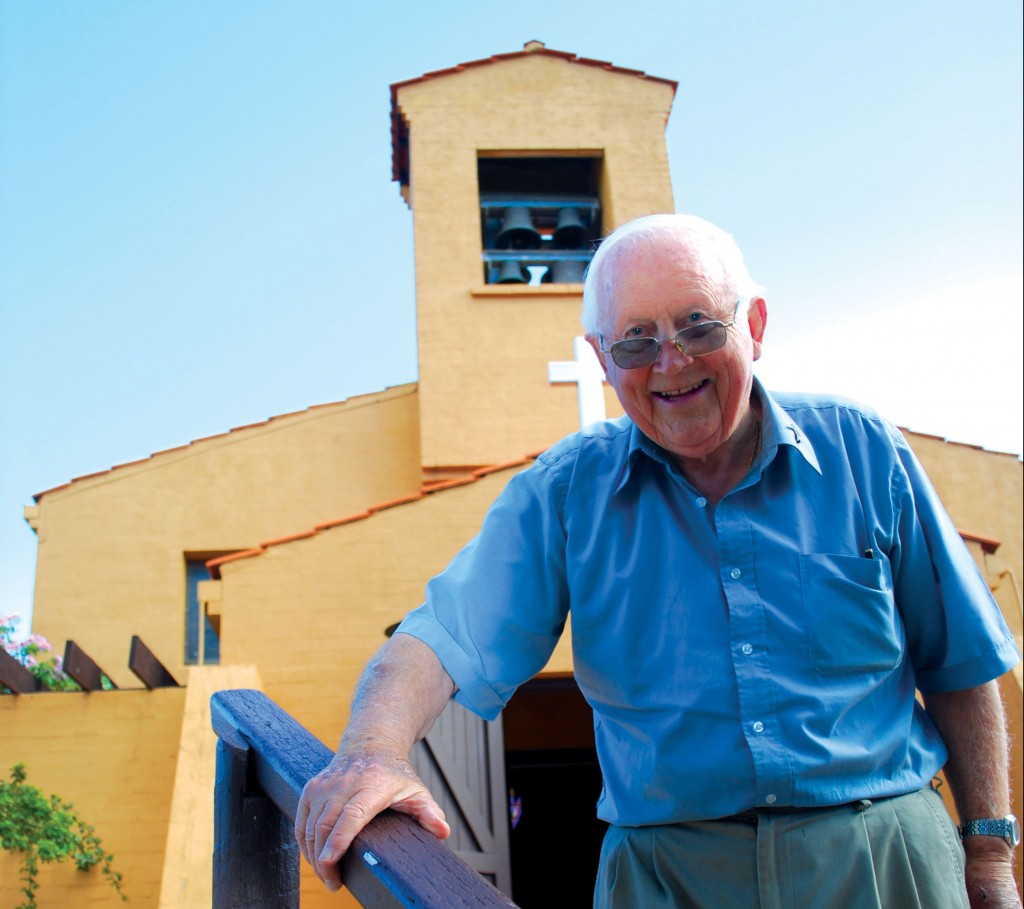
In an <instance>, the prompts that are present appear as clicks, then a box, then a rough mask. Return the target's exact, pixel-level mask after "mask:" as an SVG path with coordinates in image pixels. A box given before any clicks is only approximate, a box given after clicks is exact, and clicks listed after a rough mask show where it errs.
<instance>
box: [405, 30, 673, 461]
mask: <svg viewBox="0 0 1024 909" xmlns="http://www.w3.org/2000/svg"><path fill="white" fill-rule="evenodd" d="M675 88H676V83H675V82H672V81H669V80H666V79H659V78H655V77H651V76H647V75H645V74H644V73H642V72H639V71H637V70H627V69H621V68H619V67H616V66H613V65H612V64H610V63H605V62H602V61H598V60H588V59H584V58H581V57H577V56H575V55H574V54H568V53H563V52H560V51H553V50H549V49H547V48H546V47H545V46H544V45H543V44H542V43H540V42H538V41H531V42H528V43H527V44H526V45H525V47H524V49H523V50H522V51H517V52H514V53H509V54H500V55H497V56H494V57H490V58H487V59H483V60H476V61H473V62H470V63H463V64H460V65H458V66H455V67H452V68H451V69H445V70H439V71H436V72H432V73H427V74H426V75H423V76H420V77H418V78H416V79H410V80H408V81H406V82H399V83H396V84H394V85H392V86H391V96H392V142H393V156H394V179H395V180H396V181H398V182H399V183H400V185H401V190H402V194H403V196H404V198H405V200H406V202H407V203H408V204H409V206H410V207H411V209H412V212H413V227H414V237H415V257H416V259H415V264H416V312H417V334H418V345H419V382H418V389H419V390H418V395H419V402H420V431H421V440H422V464H423V467H424V469H425V470H426V471H428V472H430V473H434V474H437V475H443V474H444V473H445V471H446V470H447V469H450V468H454V469H457V468H460V467H465V466H468V465H482V464H493V463H498V462H501V461H505V460H508V459H511V458H516V457H521V456H522V455H523V454H525V453H526V452H529V451H534V450H539V449H542V448H545V447H547V446H549V445H551V444H552V443H554V442H555V441H557V440H558V439H559V438H560V437H561V436H563V435H565V434H566V433H568V432H571V431H572V430H573V429H575V428H577V427H578V425H579V419H578V416H577V413H578V410H577V395H576V387H575V386H574V385H572V384H570V383H564V384H552V383H551V382H550V381H549V371H548V364H549V363H552V362H555V361H565V360H568V359H571V358H572V357H573V338H574V337H575V336H577V335H579V334H581V333H582V329H581V326H580V322H579V313H580V307H581V304H582V288H583V286H582V283H581V282H582V276H583V270H584V269H585V267H586V265H587V262H588V261H589V259H590V256H591V255H592V253H593V249H594V248H595V245H596V243H597V242H599V241H600V238H601V237H602V236H604V235H605V234H607V233H608V231H610V230H611V229H612V228H613V227H615V226H616V225H617V224H620V223H622V222H623V221H626V220H629V219H630V218H633V217H636V216H638V215H642V214H648V213H652V212H666V211H672V210H673V207H674V206H673V198H672V187H671V181H670V178H669V169H668V155H667V149H666V146H665V124H666V122H667V120H668V115H669V111H670V109H671V106H672V100H673V97H674V94H675ZM605 398H606V402H607V407H608V412H609V413H620V412H621V410H620V409H619V407H618V403H617V401H615V397H614V394H613V392H612V391H611V389H610V388H607V387H606V389H605Z"/></svg>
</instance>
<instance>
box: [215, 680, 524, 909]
mask: <svg viewBox="0 0 1024 909" xmlns="http://www.w3.org/2000/svg"><path fill="white" fill-rule="evenodd" d="M211 714H212V720H213V728H214V730H215V731H216V732H217V734H218V735H219V736H220V741H219V742H218V743H217V782H216V792H215V797H214V799H215V810H214V849H213V905H214V906H217V907H218V909H243V907H244V909H255V907H261V909H295V907H298V905H299V852H298V846H297V845H296V843H295V839H294V837H293V836H292V825H293V824H294V821H295V812H296V810H297V808H298V804H299V796H300V794H301V793H302V787H303V786H304V785H305V784H306V781H307V780H309V779H310V778H311V777H312V776H314V775H315V774H316V773H318V772H319V771H320V770H321V769H323V768H324V767H325V766H326V765H327V763H328V761H329V760H330V758H331V752H330V750H329V749H328V748H327V747H326V746H325V745H324V744H323V743H322V742H320V741H319V740H318V739H317V738H316V737H314V736H313V735H312V733H310V732H309V731H308V730H306V729H305V728H303V727H302V726H301V725H299V723H298V722H296V721H295V720H294V719H293V718H292V717H290V716H289V715H288V714H287V713H285V712H284V711H283V710H281V708H280V707H278V706H277V705H276V704H275V703H274V702H273V701H271V700H270V699H269V698H268V697H267V696H266V695H264V694H263V693H262V692H259V691H251V690H238V691H220V692H218V693H217V694H215V695H214V696H213V698H212V699H211ZM342 876H343V878H344V881H345V886H346V887H348V889H349V890H350V891H351V892H352V894H353V895H354V896H355V898H356V899H357V900H359V902H360V903H361V904H362V905H363V906H366V907H371V909H399V907H411V906H416V907H421V909H510V907H512V909H514V907H515V903H513V902H512V901H511V900H510V899H509V898H508V897H506V896H505V895H504V894H503V893H501V892H500V891H499V890H497V889H495V888H494V887H493V886H491V885H490V884H489V883H488V882H487V881H485V880H484V879H483V878H482V877H480V875H478V874H477V873H476V872H475V871H473V869H472V868H470V867H469V865H467V864H466V863H465V862H463V861H462V860H461V859H460V858H458V856H456V855H455V854H454V853H453V852H452V851H451V850H450V849H448V848H447V847H446V846H444V844H443V843H441V842H440V841H439V840H437V839H435V838H434V837H433V836H431V835H430V834H429V833H427V832H426V831H425V830H423V829H422V828H421V827H420V826H419V824H417V823H416V822H415V821H414V820H413V819H412V818H410V817H408V816H406V815H403V814H397V813H395V812H391V811H388V812H385V813H384V814H382V815H381V816H380V817H378V818H376V819H375V820H373V821H372V822H371V823H370V824H369V825H368V826H367V827H366V829H364V830H363V832H362V833H361V834H359V836H357V837H356V839H355V842H354V843H353V844H352V847H351V848H350V849H349V850H348V852H347V853H346V855H345V857H344V858H343V859H342Z"/></svg>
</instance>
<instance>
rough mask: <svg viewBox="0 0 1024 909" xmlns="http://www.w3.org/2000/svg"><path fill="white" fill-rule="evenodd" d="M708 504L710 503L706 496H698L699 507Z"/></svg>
mask: <svg viewBox="0 0 1024 909" xmlns="http://www.w3.org/2000/svg"><path fill="white" fill-rule="evenodd" d="M707 504H708V500H707V499H705V498H704V496H697V507H698V508H703V507H704V506H705V505H707Z"/></svg>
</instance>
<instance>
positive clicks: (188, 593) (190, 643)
mask: <svg viewBox="0 0 1024 909" xmlns="http://www.w3.org/2000/svg"><path fill="white" fill-rule="evenodd" d="M208 580H210V572H209V571H208V570H207V568H206V559H186V561H185V663H186V664H187V665H190V666H196V665H199V664H201V663H202V664H206V665H210V664H216V663H219V662H220V638H219V637H218V636H217V630H216V629H215V628H214V627H213V623H212V622H211V621H210V617H209V616H208V615H206V614H205V613H204V612H203V609H202V605H201V604H200V602H199V582H200V581H208ZM200 629H201V639H200ZM200 644H202V647H201V648H200Z"/></svg>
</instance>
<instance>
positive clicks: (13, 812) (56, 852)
mask: <svg viewBox="0 0 1024 909" xmlns="http://www.w3.org/2000/svg"><path fill="white" fill-rule="evenodd" d="M26 777H27V774H26V772H25V765H24V764H15V765H14V767H12V768H11V781H10V782H7V781H6V780H0V846H2V847H3V848H4V849H6V850H7V851H8V852H16V853H19V854H20V856H21V882H22V888H21V892H22V893H23V894H24V895H25V901H24V902H23V903H20V904H19V905H18V906H17V907H16V909H38V906H37V904H36V894H37V893H38V892H39V865H40V863H42V862H65V861H72V862H74V863H75V866H76V867H77V868H78V870H79V871H88V870H89V869H90V868H94V867H95V866H96V865H99V866H100V869H101V871H102V873H103V876H104V877H105V878H106V879H107V881H108V882H109V883H110V885H111V886H112V887H113V888H114V890H116V891H117V893H118V895H119V896H120V897H121V899H122V900H124V899H126V897H125V895H124V893H122V892H121V875H120V873H119V872H117V871H115V870H114V868H113V864H112V863H113V860H114V857H113V856H112V855H110V854H109V853H108V852H107V851H106V850H105V849H104V848H103V847H102V846H101V845H100V840H99V837H97V836H96V833H95V831H94V829H93V828H92V827H90V826H89V825H88V824H86V823H85V822H84V821H83V820H82V819H81V818H80V817H78V815H77V814H75V811H74V807H73V806H72V805H70V804H68V803H67V802H65V801H63V800H62V799H61V798H60V797H59V796H56V795H50V796H46V795H44V794H43V793H42V791H41V790H39V789H37V788H36V787H35V786H29V785H27V784H26V783H25V779H26Z"/></svg>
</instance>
